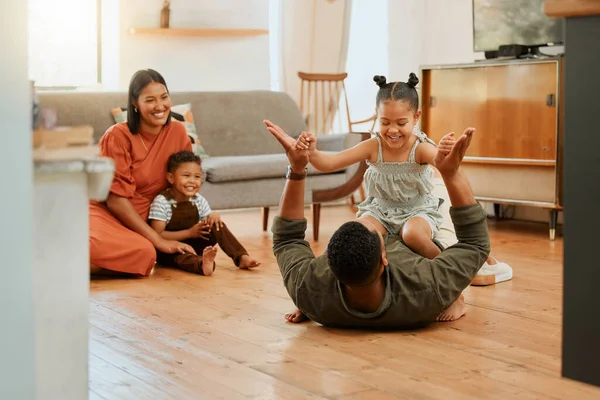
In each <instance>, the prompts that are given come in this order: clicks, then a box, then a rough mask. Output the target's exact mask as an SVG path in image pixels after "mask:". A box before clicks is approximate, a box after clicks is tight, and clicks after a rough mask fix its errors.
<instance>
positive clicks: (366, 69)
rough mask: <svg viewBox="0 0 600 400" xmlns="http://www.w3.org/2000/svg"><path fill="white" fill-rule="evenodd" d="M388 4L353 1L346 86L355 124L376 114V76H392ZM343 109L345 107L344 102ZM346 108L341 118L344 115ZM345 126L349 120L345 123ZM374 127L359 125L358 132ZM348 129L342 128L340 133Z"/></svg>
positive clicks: (372, 0)
mask: <svg viewBox="0 0 600 400" xmlns="http://www.w3.org/2000/svg"><path fill="white" fill-rule="evenodd" d="M387 10H388V0H369V1H368V2H367V1H356V0H355V1H353V3H352V16H351V25H350V35H349V36H350V38H349V45H348V57H347V61H346V72H348V78H346V82H345V86H346V91H347V92H348V104H349V106H350V117H351V119H352V120H354V121H359V120H364V119H367V118H369V117H371V116H373V114H375V96H376V95H377V90H378V89H379V88H378V87H377V85H376V84H375V82H374V81H373V76H375V75H384V76H388V67H389V62H388V16H389V14H388V12H387ZM340 105H341V107H345V104H344V102H343V101H341V102H340ZM344 113H345V110H344V109H343V108H342V112H341V113H340V114H342V115H343V114H344ZM344 122H345V120H344ZM372 125H373V123H372V122H368V123H364V124H361V125H355V126H354V129H356V130H365V131H367V130H368V129H371V127H372ZM347 129H348V126H347V125H344V124H340V126H339V127H338V131H339V132H343V131H345V130H347Z"/></svg>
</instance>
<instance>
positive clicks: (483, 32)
mask: <svg viewBox="0 0 600 400" xmlns="http://www.w3.org/2000/svg"><path fill="white" fill-rule="evenodd" d="M543 7H544V0H473V48H474V51H493V50H498V47H500V46H501V45H506V44H521V45H525V46H544V45H547V44H558V43H563V22H562V19H561V18H550V17H548V16H547V15H546V14H544V9H543Z"/></svg>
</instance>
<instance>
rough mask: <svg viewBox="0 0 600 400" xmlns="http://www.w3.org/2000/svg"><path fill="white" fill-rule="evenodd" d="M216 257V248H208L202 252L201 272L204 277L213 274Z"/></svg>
mask: <svg viewBox="0 0 600 400" xmlns="http://www.w3.org/2000/svg"><path fill="white" fill-rule="evenodd" d="M216 256H217V247H216V246H208V247H206V248H205V249H204V250H203V251H202V272H203V273H204V276H211V275H212V274H213V271H214V270H215V257H216Z"/></svg>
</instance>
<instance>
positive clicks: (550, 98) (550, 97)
mask: <svg viewBox="0 0 600 400" xmlns="http://www.w3.org/2000/svg"><path fill="white" fill-rule="evenodd" d="M546 105H547V106H548V107H555V106H556V100H555V98H554V93H550V94H549V95H548V96H546Z"/></svg>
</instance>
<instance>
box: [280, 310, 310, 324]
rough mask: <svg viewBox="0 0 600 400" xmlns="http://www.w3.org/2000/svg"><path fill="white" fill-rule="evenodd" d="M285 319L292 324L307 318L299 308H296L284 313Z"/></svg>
mask: <svg viewBox="0 0 600 400" xmlns="http://www.w3.org/2000/svg"><path fill="white" fill-rule="evenodd" d="M285 319H286V320H287V321H288V322H292V323H294V324H299V323H300V322H304V321H306V320H307V319H308V318H307V317H306V315H304V314H303V313H302V311H300V310H299V309H296V311H294V312H293V313H288V314H285Z"/></svg>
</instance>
